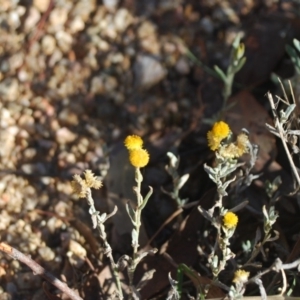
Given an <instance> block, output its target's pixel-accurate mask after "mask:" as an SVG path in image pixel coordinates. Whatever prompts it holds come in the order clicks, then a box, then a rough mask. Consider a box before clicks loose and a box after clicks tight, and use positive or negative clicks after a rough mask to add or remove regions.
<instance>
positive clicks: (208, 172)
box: [204, 164, 216, 175]
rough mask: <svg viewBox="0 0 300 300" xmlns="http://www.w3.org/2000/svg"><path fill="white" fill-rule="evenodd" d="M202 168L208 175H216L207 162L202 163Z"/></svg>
mask: <svg viewBox="0 0 300 300" xmlns="http://www.w3.org/2000/svg"><path fill="white" fill-rule="evenodd" d="M204 170H205V172H206V173H207V174H208V175H209V174H211V175H216V170H215V169H214V168H211V167H209V166H208V165H207V164H204Z"/></svg>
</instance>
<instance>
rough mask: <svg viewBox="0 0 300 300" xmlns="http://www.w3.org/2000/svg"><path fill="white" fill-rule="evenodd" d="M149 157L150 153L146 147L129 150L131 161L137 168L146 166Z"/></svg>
mask: <svg viewBox="0 0 300 300" xmlns="http://www.w3.org/2000/svg"><path fill="white" fill-rule="evenodd" d="M149 159H150V157H149V153H148V152H147V151H146V150H145V149H134V150H131V151H130V152H129V160H130V163H131V164H132V165H133V166H134V167H136V168H142V167H145V166H146V165H147V164H148V162H149Z"/></svg>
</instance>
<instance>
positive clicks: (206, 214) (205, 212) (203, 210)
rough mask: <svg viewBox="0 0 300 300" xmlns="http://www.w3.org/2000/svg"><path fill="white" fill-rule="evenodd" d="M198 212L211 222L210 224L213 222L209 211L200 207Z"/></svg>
mask: <svg viewBox="0 0 300 300" xmlns="http://www.w3.org/2000/svg"><path fill="white" fill-rule="evenodd" d="M198 210H199V212H200V213H201V215H202V216H203V217H204V218H205V219H207V220H209V221H210V222H213V217H212V215H211V214H210V213H209V212H208V211H206V210H205V209H203V208H202V207H201V206H198Z"/></svg>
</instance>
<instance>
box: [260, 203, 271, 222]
mask: <svg viewBox="0 0 300 300" xmlns="http://www.w3.org/2000/svg"><path fill="white" fill-rule="evenodd" d="M262 212H263V214H264V216H265V219H266V220H267V221H268V220H269V214H268V212H267V209H266V206H265V205H264V206H263V207H262Z"/></svg>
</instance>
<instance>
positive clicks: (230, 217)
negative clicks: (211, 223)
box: [223, 211, 239, 229]
mask: <svg viewBox="0 0 300 300" xmlns="http://www.w3.org/2000/svg"><path fill="white" fill-rule="evenodd" d="M238 220H239V219H238V217H237V215H236V214H234V213H233V212H230V211H229V212H227V213H226V214H225V215H224V217H223V225H224V227H226V228H227V229H232V228H235V227H236V225H237V223H238Z"/></svg>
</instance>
